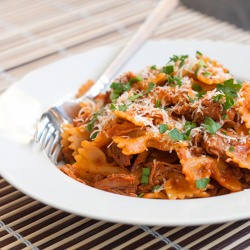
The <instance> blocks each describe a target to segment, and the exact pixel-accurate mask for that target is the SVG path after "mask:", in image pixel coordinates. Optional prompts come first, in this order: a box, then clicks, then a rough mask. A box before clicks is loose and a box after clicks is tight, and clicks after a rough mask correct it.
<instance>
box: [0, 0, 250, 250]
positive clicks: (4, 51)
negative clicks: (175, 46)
mask: <svg viewBox="0 0 250 250" xmlns="http://www.w3.org/2000/svg"><path fill="white" fill-rule="evenodd" d="M157 2H158V1H156V0H140V1H136V0H119V1H117V0H103V1H101V0H99V1H91V0H9V1H7V0H6V1H1V2H0V32H1V38H0V92H3V91H4V90H5V89H7V88H8V87H9V86H10V85H11V84H12V83H14V82H16V81H17V80H18V79H20V78H21V77H22V76H24V75H25V74H26V73H28V72H30V71H31V70H33V69H36V68H38V67H40V66H43V65H46V64H48V63H51V62H54V61H57V60H59V59H62V58H65V57H67V56H71V55H74V54H77V53H79V52H83V51H86V50H89V49H91V48H95V47H97V46H101V45H107V44H124V43H125V42H126V41H127V40H128V39H129V38H130V37H131V36H132V35H133V33H134V32H135V30H137V28H138V27H139V26H140V24H141V23H142V22H143V20H145V18H146V16H147V15H148V14H149V13H150V11H151V10H152V8H153V7H154V6H155V4H157ZM152 38H153V39H161V38H169V39H178V38H186V39H212V40H227V41H230V42H237V43H242V44H250V33H249V32H246V31H243V30H241V29H238V28H236V27H234V26H232V25H229V24H227V23H224V22H221V21H218V20H216V19H214V18H211V17H207V16H204V15H202V14H200V13H197V12H194V11H192V10H190V9H187V8H185V7H184V6H181V5H179V7H178V8H177V9H175V10H174V11H173V13H172V15H171V16H169V17H168V18H167V19H166V22H163V23H162V25H160V26H159V27H158V29H157V30H156V32H155V33H154V35H153V36H152ZM0 226H1V229H0V249H11V250H12V249H13V250H15V249H107V250H108V249H197V250H198V249H205V250H207V249H225V250H226V249H235V250H236V249H237V250H239V249H246V248H247V247H249V246H250V221H249V220H243V221H234V222H229V223H225V224H213V225H201V226H192V227H191V226H189V227H160V226H155V227H152V226H139V225H135V226H131V225H124V224H115V223H108V222H104V221H97V220H93V219H90V218H83V217H79V216H75V215H73V214H69V213H66V212H63V211H60V210H57V209H55V208H52V207H50V206H47V205H45V204H42V203H40V202H38V201H36V200H33V199H31V198H30V197H28V196H26V195H24V194H22V193H21V192H20V191H18V190H16V189H15V188H14V187H12V186H11V185H10V184H8V183H7V182H6V181H5V180H4V179H0Z"/></svg>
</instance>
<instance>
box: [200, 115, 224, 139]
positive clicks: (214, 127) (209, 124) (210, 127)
mask: <svg viewBox="0 0 250 250" xmlns="http://www.w3.org/2000/svg"><path fill="white" fill-rule="evenodd" d="M204 127H205V129H206V132H208V133H209V134H211V135H214V134H215V133H216V132H217V131H218V130H219V129H220V128H221V125H220V124H219V123H217V122H215V121H214V120H213V119H212V118H210V117H206V118H205V124H204Z"/></svg>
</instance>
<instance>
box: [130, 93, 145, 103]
mask: <svg viewBox="0 0 250 250" xmlns="http://www.w3.org/2000/svg"><path fill="white" fill-rule="evenodd" d="M141 96H143V93H138V94H133V95H132V96H130V97H129V98H128V99H129V100H130V101H132V102H133V101H135V100H136V99H137V98H139V97H141Z"/></svg>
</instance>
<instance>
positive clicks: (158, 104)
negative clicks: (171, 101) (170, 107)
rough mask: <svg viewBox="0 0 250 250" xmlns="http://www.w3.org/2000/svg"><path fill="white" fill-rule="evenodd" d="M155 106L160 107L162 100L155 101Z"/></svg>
mask: <svg viewBox="0 0 250 250" xmlns="http://www.w3.org/2000/svg"><path fill="white" fill-rule="evenodd" d="M155 107H156V108H160V107H161V100H159V99H158V100H156V102H155Z"/></svg>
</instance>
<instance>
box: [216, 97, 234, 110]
mask: <svg viewBox="0 0 250 250" xmlns="http://www.w3.org/2000/svg"><path fill="white" fill-rule="evenodd" d="M213 100H215V101H216V102H218V103H220V104H222V106H223V109H224V110H228V109H230V108H231V107H233V106H234V104H235V101H234V98H233V97H232V96H230V95H228V94H218V95H216V96H213Z"/></svg>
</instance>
